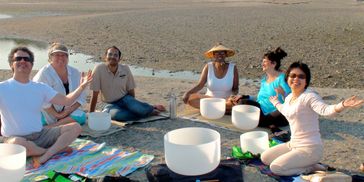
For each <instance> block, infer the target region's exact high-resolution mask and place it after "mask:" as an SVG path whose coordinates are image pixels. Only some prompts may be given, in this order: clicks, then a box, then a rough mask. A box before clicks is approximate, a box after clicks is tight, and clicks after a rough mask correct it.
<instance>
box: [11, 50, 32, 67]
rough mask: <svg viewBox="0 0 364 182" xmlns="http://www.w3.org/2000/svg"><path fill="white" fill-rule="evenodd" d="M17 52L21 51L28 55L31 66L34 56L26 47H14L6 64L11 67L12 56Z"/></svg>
mask: <svg viewBox="0 0 364 182" xmlns="http://www.w3.org/2000/svg"><path fill="white" fill-rule="evenodd" d="M18 51H23V52H26V53H28V54H29V58H30V62H31V63H32V64H33V62H34V54H33V52H32V51H30V50H29V49H28V48H27V47H15V48H13V49H12V50H11V51H10V53H9V56H8V62H9V65H10V66H11V64H12V63H13V62H14V54H15V53H16V52H18Z"/></svg>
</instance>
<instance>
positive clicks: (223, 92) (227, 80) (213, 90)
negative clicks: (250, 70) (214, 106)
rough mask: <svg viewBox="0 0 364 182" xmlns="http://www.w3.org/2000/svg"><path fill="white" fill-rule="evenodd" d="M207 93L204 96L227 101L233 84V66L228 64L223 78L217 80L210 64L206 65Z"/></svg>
mask: <svg viewBox="0 0 364 182" xmlns="http://www.w3.org/2000/svg"><path fill="white" fill-rule="evenodd" d="M207 66H208V71H207V92H206V95H208V96H211V97H214V98H223V99H227V98H228V97H230V95H231V94H232V89H233V83H234V66H235V64H233V63H229V67H228V70H227V72H226V74H225V76H224V77H223V78H221V79H220V78H217V77H216V75H215V71H214V66H213V65H212V62H209V63H207Z"/></svg>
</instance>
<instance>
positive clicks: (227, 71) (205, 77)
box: [183, 43, 239, 111]
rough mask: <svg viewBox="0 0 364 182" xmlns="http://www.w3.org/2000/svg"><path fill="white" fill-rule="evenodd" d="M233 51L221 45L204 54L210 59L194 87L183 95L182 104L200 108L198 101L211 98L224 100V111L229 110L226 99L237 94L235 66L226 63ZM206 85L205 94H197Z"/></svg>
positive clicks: (229, 102)
mask: <svg viewBox="0 0 364 182" xmlns="http://www.w3.org/2000/svg"><path fill="white" fill-rule="evenodd" d="M234 54H235V51H234V50H232V49H229V48H227V47H225V46H224V45H222V44H221V43H219V44H217V45H215V46H214V47H212V48H211V49H210V50H208V51H207V52H205V53H204V55H205V57H206V58H210V59H212V61H211V62H209V63H207V64H206V65H205V66H204V68H203V70H202V74H201V76H200V80H199V82H198V83H197V85H196V86H194V87H193V88H192V89H190V90H189V91H187V92H185V93H184V95H183V102H184V103H185V104H189V105H190V106H192V107H194V108H200V99H202V98H207V97H213V98H224V99H226V100H227V101H226V110H227V111H229V110H231V107H232V102H231V101H230V100H229V99H228V98H230V96H231V95H235V94H237V93H238V92H239V75H238V69H237V68H236V66H235V64H233V63H229V62H227V61H226V58H227V57H231V56H234ZM205 84H207V92H206V94H200V93H198V92H199V91H200V90H201V89H202V88H203V87H204V86H205Z"/></svg>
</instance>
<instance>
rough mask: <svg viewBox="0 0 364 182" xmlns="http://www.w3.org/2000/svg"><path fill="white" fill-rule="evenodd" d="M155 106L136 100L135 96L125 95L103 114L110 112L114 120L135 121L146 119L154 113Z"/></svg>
mask: <svg viewBox="0 0 364 182" xmlns="http://www.w3.org/2000/svg"><path fill="white" fill-rule="evenodd" d="M153 109H154V108H153V106H151V105H150V104H148V103H144V102H141V101H138V100H136V99H135V98H134V97H133V96H130V95H125V96H124V97H122V98H121V99H119V100H117V101H115V102H112V103H108V104H107V105H106V106H105V107H104V109H103V112H108V113H110V115H111V119H112V120H116V121H134V120H138V119H140V118H145V117H147V116H149V115H150V114H151V113H152V112H153Z"/></svg>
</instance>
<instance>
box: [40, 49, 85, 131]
mask: <svg viewBox="0 0 364 182" xmlns="http://www.w3.org/2000/svg"><path fill="white" fill-rule="evenodd" d="M68 56H69V52H68V49H67V47H66V46H65V45H63V44H60V43H53V44H52V45H51V46H50V47H49V50H48V57H49V64H47V65H45V66H43V67H42V68H41V69H40V70H39V71H38V72H37V74H36V75H35V76H34V78H33V81H36V82H43V83H45V84H47V85H49V86H51V87H52V88H53V89H55V90H56V91H57V92H59V93H61V94H63V95H67V94H68V93H70V92H72V91H73V90H75V89H76V88H77V87H78V86H79V84H80V78H81V73H80V72H79V71H78V70H77V69H76V68H74V67H72V66H69V65H68ZM85 103H86V93H85V92H83V93H82V94H81V96H79V98H78V99H77V100H76V102H75V103H73V104H72V105H71V106H68V107H64V106H60V105H55V104H53V105H48V106H45V109H44V110H43V112H42V123H43V125H48V127H51V126H59V125H64V124H67V123H71V122H77V123H79V124H80V125H82V124H84V123H85V122H86V113H85V112H84V111H83V110H82V109H81V106H82V105H83V104H85Z"/></svg>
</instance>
